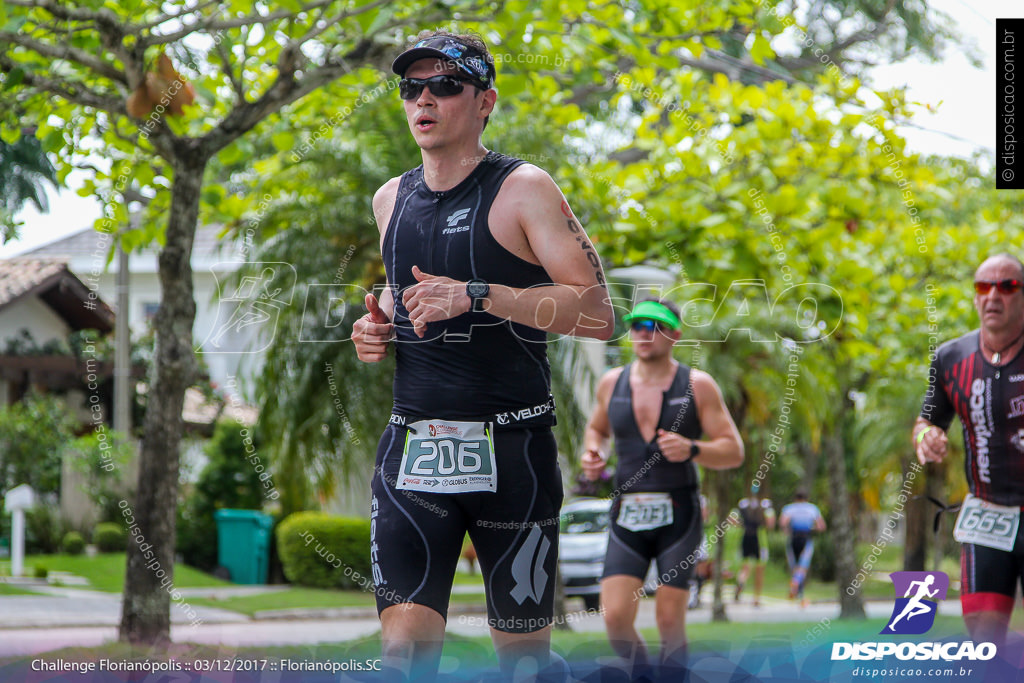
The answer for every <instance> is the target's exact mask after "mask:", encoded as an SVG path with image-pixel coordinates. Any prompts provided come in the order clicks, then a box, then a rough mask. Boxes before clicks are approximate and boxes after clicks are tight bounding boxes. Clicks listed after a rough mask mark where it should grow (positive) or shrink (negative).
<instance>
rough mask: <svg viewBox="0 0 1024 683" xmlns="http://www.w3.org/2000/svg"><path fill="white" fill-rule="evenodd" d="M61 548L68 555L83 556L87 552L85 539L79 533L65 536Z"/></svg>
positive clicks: (70, 532) (74, 532)
mask: <svg viewBox="0 0 1024 683" xmlns="http://www.w3.org/2000/svg"><path fill="white" fill-rule="evenodd" d="M61 548H62V549H63V550H64V552H65V553H67V554H68V555H81V554H82V552H83V551H84V550H85V539H84V538H82V534H80V533H78V532H77V531H69V532H67V533H66V534H64V540H63V541H62V542H61Z"/></svg>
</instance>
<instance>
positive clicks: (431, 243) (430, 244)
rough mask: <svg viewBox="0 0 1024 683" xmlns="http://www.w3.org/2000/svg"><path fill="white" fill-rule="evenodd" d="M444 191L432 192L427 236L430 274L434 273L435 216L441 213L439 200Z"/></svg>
mask: <svg viewBox="0 0 1024 683" xmlns="http://www.w3.org/2000/svg"><path fill="white" fill-rule="evenodd" d="M445 194H447V193H445V192H435V193H434V218H433V220H432V221H431V222H430V235H429V236H428V237H427V268H426V270H427V272H428V273H430V274H431V275H436V274H437V273H436V272H435V271H434V235H436V234H437V217H438V216H440V215H441V200H443V199H444V197H445Z"/></svg>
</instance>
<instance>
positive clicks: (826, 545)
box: [810, 531, 836, 583]
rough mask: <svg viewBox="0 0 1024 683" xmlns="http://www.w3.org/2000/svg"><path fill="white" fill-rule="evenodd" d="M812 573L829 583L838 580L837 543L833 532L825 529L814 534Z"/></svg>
mask: <svg viewBox="0 0 1024 683" xmlns="http://www.w3.org/2000/svg"><path fill="white" fill-rule="evenodd" d="M810 574H811V576H814V577H816V578H818V579H821V580H822V581H826V582H829V583H831V582H832V581H835V580H836V544H835V541H833V539H832V533H831V532H828V531H823V532H821V533H817V534H815V535H814V554H813V555H811V571H810Z"/></svg>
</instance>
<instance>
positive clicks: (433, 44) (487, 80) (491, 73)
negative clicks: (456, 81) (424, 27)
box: [391, 36, 497, 90]
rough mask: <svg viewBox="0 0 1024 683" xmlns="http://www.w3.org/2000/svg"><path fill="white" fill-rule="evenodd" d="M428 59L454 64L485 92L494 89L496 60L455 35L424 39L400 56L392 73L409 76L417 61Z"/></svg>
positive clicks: (394, 64) (392, 65) (396, 59)
mask: <svg viewBox="0 0 1024 683" xmlns="http://www.w3.org/2000/svg"><path fill="white" fill-rule="evenodd" d="M427 57H433V58H436V59H444V60H447V61H449V62H451V63H452V64H454V65H455V66H456V67H457V68H458V69H459V71H461V72H463V74H465V75H467V76H469V77H470V80H471V81H473V82H475V83H476V84H477V85H479V86H480V87H481V88H483V89H484V90H487V89H489V88H493V87H494V77H495V76H496V75H497V74H496V73H495V70H494V59H493V58H492V57H491V56H490V55H489V54H487V53H486V52H482V51H481V50H479V49H477V48H475V47H472V46H470V45H466V44H465V43H463V42H461V41H460V40H458V39H456V38H453V37H451V36H433V37H431V38H427V39H425V40H421V41H420V42H418V43H416V44H415V45H413V46H412V47H411V48H409V49H408V50H406V51H405V52H403V53H402V54H400V55H398V57H396V58H395V61H394V62H393V63H392V64H391V70H392V71H394V72H395V73H396V74H398V75H399V76H405V71H406V69H408V68H409V66H410V65H411V64H412V63H413V62H415V61H416V60H418V59H424V58H427Z"/></svg>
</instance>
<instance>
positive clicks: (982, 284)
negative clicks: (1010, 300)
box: [974, 280, 1024, 296]
mask: <svg viewBox="0 0 1024 683" xmlns="http://www.w3.org/2000/svg"><path fill="white" fill-rule="evenodd" d="M1022 286H1024V282H1021V281H1020V280H999V281H998V282H990V281H988V280H977V281H976V282H975V283H974V291H975V292H977V293H978V294H980V295H982V296H985V295H986V294H988V293H989V292H991V291H992V288H993V287H995V288H996V291H998V292H999V293H1000V294H1013V293H1014V292H1016V291H1017V290H1018V289H1020V288H1021V287H1022Z"/></svg>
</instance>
